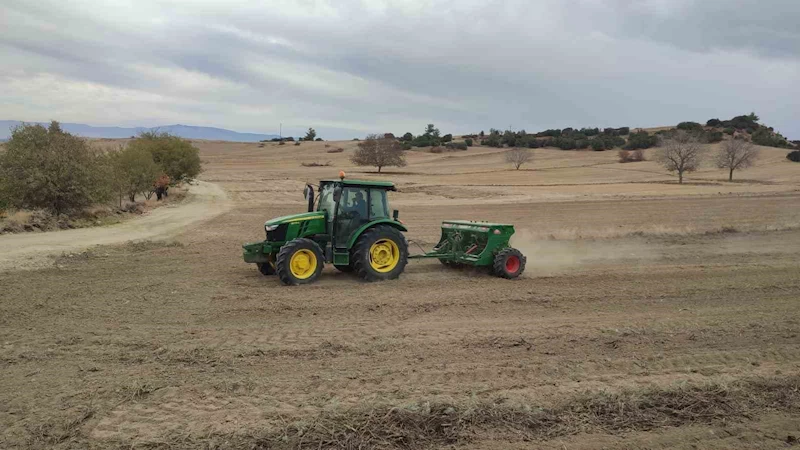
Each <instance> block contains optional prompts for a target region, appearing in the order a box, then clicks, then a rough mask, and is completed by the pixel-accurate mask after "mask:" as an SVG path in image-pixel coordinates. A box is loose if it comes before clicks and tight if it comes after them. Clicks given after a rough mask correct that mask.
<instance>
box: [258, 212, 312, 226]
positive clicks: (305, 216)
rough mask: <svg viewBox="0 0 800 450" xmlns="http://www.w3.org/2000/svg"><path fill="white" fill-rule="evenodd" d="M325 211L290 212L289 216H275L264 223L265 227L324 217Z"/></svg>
mask: <svg viewBox="0 0 800 450" xmlns="http://www.w3.org/2000/svg"><path fill="white" fill-rule="evenodd" d="M324 218H325V211H313V212H305V213H301V214H292V215H290V216H282V217H276V218H274V219H270V220H268V221H266V222H265V223H264V226H265V227H270V226H277V225H283V224H285V223H292V222H302V221H304V220H313V219H324Z"/></svg>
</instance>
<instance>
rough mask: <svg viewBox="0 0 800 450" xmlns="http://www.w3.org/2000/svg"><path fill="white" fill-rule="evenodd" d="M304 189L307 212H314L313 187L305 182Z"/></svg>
mask: <svg viewBox="0 0 800 450" xmlns="http://www.w3.org/2000/svg"><path fill="white" fill-rule="evenodd" d="M304 191H305V192H304V194H305V195H306V201H307V202H308V212H314V187H313V186H311V185H310V184H307V185H306V188H305V190H304Z"/></svg>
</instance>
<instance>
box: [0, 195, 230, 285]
mask: <svg viewBox="0 0 800 450" xmlns="http://www.w3.org/2000/svg"><path fill="white" fill-rule="evenodd" d="M230 207H231V204H230V202H229V201H228V196H227V194H226V193H225V191H224V190H222V189H221V188H220V187H219V186H217V185H214V184H212V183H207V182H204V181H198V182H196V183H194V184H192V185H191V186H189V190H188V192H187V196H186V199H185V200H184V201H183V202H181V203H180V204H175V205H169V206H167V207H164V208H157V209H155V210H153V211H150V212H149V213H147V215H145V216H143V217H138V218H135V219H133V220H129V221H127V222H124V223H121V224H117V225H113V226H107V227H99V228H83V229H77V230H68V231H53V232H46V233H20V234H9V235H5V236H0V271H3V270H8V269H26V268H36V267H43V266H46V265H49V264H50V263H51V260H52V257H53V256H54V255H60V254H62V253H67V252H77V251H82V250H85V249H87V248H90V247H94V246H97V245H112V244H119V243H123V242H127V241H138V240H144V239H147V240H159V239H168V238H170V237H171V236H174V235H176V234H179V233H181V232H183V231H184V230H185V229H186V227H187V226H189V225H192V224H193V223H196V222H198V221H201V220H204V219H209V218H211V217H214V216H216V215H218V214H222V213H224V212H225V211H227V210H228V209H230Z"/></svg>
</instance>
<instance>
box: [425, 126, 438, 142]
mask: <svg viewBox="0 0 800 450" xmlns="http://www.w3.org/2000/svg"><path fill="white" fill-rule="evenodd" d="M425 136H429V137H433V138H438V137H439V129H438V128H436V127H435V126H433V124H432V123H429V124H428V126H427V127H425Z"/></svg>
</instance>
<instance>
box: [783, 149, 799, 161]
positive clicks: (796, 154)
mask: <svg viewBox="0 0 800 450" xmlns="http://www.w3.org/2000/svg"><path fill="white" fill-rule="evenodd" d="M786 159H788V160H789V161H792V162H800V150H795V151H793V152H789V153H788V154H787V155H786Z"/></svg>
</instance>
